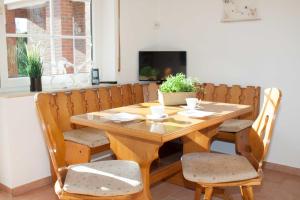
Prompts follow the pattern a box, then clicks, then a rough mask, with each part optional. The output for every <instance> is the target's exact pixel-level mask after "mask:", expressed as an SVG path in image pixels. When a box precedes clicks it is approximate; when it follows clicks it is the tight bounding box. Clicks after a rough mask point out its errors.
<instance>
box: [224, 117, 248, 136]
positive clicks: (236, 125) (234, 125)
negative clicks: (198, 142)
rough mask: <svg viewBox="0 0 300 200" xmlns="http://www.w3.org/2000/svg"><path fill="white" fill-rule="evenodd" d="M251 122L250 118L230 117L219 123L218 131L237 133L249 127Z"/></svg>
mask: <svg viewBox="0 0 300 200" xmlns="http://www.w3.org/2000/svg"><path fill="white" fill-rule="evenodd" d="M252 124H253V121H252V120H239V119H230V120H227V121H225V122H224V123H223V124H221V126H220V127H219V131H222V132H231V133H237V132H240V131H242V130H244V129H246V128H249V127H251V126H252Z"/></svg>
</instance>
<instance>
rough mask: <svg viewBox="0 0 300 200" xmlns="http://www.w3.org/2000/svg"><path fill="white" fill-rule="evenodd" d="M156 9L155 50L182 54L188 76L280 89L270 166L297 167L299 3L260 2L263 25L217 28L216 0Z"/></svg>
mask: <svg viewBox="0 0 300 200" xmlns="http://www.w3.org/2000/svg"><path fill="white" fill-rule="evenodd" d="M159 6H160V17H159V18H160V23H161V30H160V37H159V44H158V45H159V46H161V48H162V49H164V48H174V47H175V48H179V49H182V50H186V51H187V52H188V75H189V76H196V77H198V78H199V79H200V80H201V81H204V82H213V83H228V84H242V85H259V86H262V87H263V88H266V87H279V88H280V89H282V91H283V95H284V96H283V102H282V105H281V110H280V113H279V115H278V121H277V124H276V129H275V133H274V138H273V141H272V144H271V149H270V154H269V156H268V161H270V162H274V163H279V164H285V165H289V166H294V167H300V157H299V156H298V155H299V153H300V145H298V142H299V141H300V135H299V126H298V117H297V115H298V113H299V111H300V103H299V98H300V95H299V94H298V92H297V91H298V90H299V89H298V88H297V87H298V85H299V84H297V82H298V81H297V80H298V79H299V78H298V77H299V74H300V56H299V55H300V54H299V53H300V37H299V35H300V20H299V19H300V12H299V8H300V1H299V0H285V1H283V0H261V1H260V11H261V17H262V20H261V21H253V22H236V23H220V19H221V16H222V1H220V0H185V1H182V0H161V1H160V4H159ZM218 146H220V144H219V145H218Z"/></svg>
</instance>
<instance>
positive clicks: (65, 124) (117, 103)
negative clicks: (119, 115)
mask: <svg viewBox="0 0 300 200" xmlns="http://www.w3.org/2000/svg"><path fill="white" fill-rule="evenodd" d="M147 87H148V85H147V84H146V85H141V84H138V83H137V84H133V85H131V84H125V85H116V86H110V87H99V88H92V89H84V90H71V91H64V92H53V93H48V94H50V95H49V100H48V101H49V104H50V109H51V113H52V115H53V118H54V120H55V121H56V123H57V126H58V127H59V128H60V129H61V131H68V130H71V129H74V128H79V127H80V126H75V125H73V124H72V123H71V122H70V117H71V116H73V115H79V114H84V113H88V112H96V111H100V110H107V109H111V108H116V107H122V106H128V105H132V104H137V103H143V102H144V99H145V98H148V96H146V97H144V89H143V88H147ZM147 91H148V90H147ZM153 98H154V97H152V96H151V99H153Z"/></svg>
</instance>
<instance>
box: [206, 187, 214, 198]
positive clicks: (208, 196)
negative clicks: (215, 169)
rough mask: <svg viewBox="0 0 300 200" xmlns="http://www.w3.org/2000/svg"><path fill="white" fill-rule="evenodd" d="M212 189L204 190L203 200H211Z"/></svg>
mask: <svg viewBox="0 0 300 200" xmlns="http://www.w3.org/2000/svg"><path fill="white" fill-rule="evenodd" d="M213 191H214V189H213V188H212V187H208V188H205V194H204V200H211V199H212V195H213Z"/></svg>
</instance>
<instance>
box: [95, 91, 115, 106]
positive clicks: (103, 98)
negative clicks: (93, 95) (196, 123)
mask: <svg viewBox="0 0 300 200" xmlns="http://www.w3.org/2000/svg"><path fill="white" fill-rule="evenodd" d="M98 93H99V100H100V110H107V109H110V108H112V105H111V96H110V91H109V88H105V87H101V88H99V89H98Z"/></svg>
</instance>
